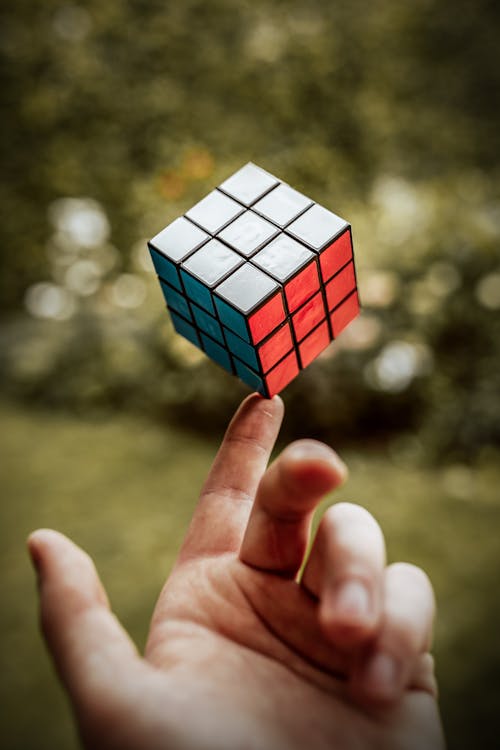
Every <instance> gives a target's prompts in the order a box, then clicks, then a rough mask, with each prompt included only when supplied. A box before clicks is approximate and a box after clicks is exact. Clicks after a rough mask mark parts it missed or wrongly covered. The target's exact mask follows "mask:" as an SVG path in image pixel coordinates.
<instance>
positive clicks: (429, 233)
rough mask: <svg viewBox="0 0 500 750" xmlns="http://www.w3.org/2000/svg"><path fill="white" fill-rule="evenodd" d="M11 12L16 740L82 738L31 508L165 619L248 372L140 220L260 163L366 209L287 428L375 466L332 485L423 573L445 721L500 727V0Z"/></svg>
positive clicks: (476, 731)
mask: <svg viewBox="0 0 500 750" xmlns="http://www.w3.org/2000/svg"><path fill="white" fill-rule="evenodd" d="M9 6H10V7H9ZM0 13H1V16H2V18H1V19H0V50H1V55H2V61H3V62H2V69H1V80H0V83H1V89H0V90H1V92H2V98H3V100H2V113H1V114H2V125H3V129H2V130H3V135H2V138H1V139H0V149H1V174H2V180H1V186H0V204H1V208H2V217H1V222H0V236H1V252H0V264H1V265H0V305H1V309H2V322H1V327H0V383H1V387H2V392H3V396H2V398H1V400H0V441H1V443H0V457H1V458H0V465H1V472H2V504H1V516H0V535H1V537H0V538H1V547H0V569H1V575H2V584H1V585H2V589H1V590H2V604H1V608H0V609H1V614H0V618H1V631H0V650H1V660H2V664H1V675H2V679H1V691H2V695H1V696H0V705H1V710H2V720H1V728H0V736H1V737H2V747H5V748H6V749H7V748H8V749H9V750H30V749H31V748H33V749H38V748H40V749H43V748H47V749H48V748H50V750H58V749H59V748H63V749H64V750H65V749H66V748H75V747H76V740H75V737H74V732H73V729H72V724H71V720H70V716H69V711H68V707H67V704H66V701H65V698H64V697H63V694H62V691H61V689H60V688H59V686H58V684H57V683H56V681H55V678H54V675H53V673H52V669H51V666H50V664H49V661H48V659H47V657H46V655H45V652H44V649H43V647H42V643H41V639H40V637H39V635H38V630H37V619H36V606H35V583H34V578H33V575H32V572H31V570H30V567H29V563H28V560H27V556H26V553H25V549H24V539H25V537H26V535H27V534H28V532H29V531H30V530H31V529H33V528H36V527H37V526H40V525H45V526H51V527H55V528H58V529H60V530H62V531H64V532H66V533H68V534H69V535H71V536H72V537H73V538H74V539H75V540H76V541H77V542H78V543H80V544H81V545H83V546H84V547H85V548H86V549H87V550H88V551H89V552H90V553H91V554H92V555H93V556H94V557H95V559H96V562H97V565H98V567H99V569H100V571H101V573H102V576H103V579H104V582H105V584H106V586H107V587H108V590H109V591H110V594H111V599H112V603H113V605H114V607H115V610H116V612H117V613H118V616H119V617H120V618H121V619H122V621H123V622H124V623H125V625H126V626H127V627H128V628H129V630H130V631H131V633H132V634H133V636H134V637H135V639H136V641H137V643H138V644H139V646H142V645H143V643H144V639H145V634H146V632H147V626H148V618H149V615H150V613H151V609H152V607H153V603H154V600H155V597H156V595H157V592H158V590H159V588H160V586H161V583H162V580H163V578H164V576H165V574H166V573H167V571H168V569H169V566H170V565H171V563H172V560H173V558H174V555H175V552H176V550H177V548H178V546H179V543H180V539H181V537H182V534H183V532H184V529H185V527H186V524H187V522H188V519H189V517H190V514H191V511H192V508H193V504H194V502H195V500H196V495H197V491H198V489H199V487H200V485H201V483H202V481H203V478H204V476H205V474H206V471H207V469H208V467H209V465H210V462H211V460H212V457H213V455H214V452H215V450H216V446H217V443H218V441H219V440H220V438H221V435H222V433H223V429H224V426H225V424H226V423H227V421H228V419H229V417H230V415H231V414H232V412H233V411H234V409H235V407H236V405H237V404H238V402H239V400H240V399H241V398H242V396H243V395H244V394H245V393H246V392H247V391H246V389H245V388H244V387H243V386H242V385H241V384H239V383H238V382H237V381H236V380H235V379H232V378H230V376H228V375H226V374H225V373H224V372H223V371H222V370H220V369H218V368H217V367H216V366H215V365H212V364H211V363H209V362H208V361H206V359H205V358H204V356H203V355H201V354H200V353H199V352H198V351H197V350H195V349H194V348H193V347H191V346H190V345H189V344H188V343H186V342H184V341H183V340H182V339H180V338H179V337H177V336H175V335H174V334H173V331H172V327H171V325H170V323H169V320H168V316H167V314H166V312H165V310H164V308H163V298H162V295H161V292H160V289H159V287H158V285H157V283H156V280H155V278H154V275H153V273H152V267H151V263H150V260H149V257H148V255H147V251H146V245H145V242H146V239H147V238H149V237H152V236H153V235H154V234H156V233H157V232H158V231H159V230H160V229H161V228H163V227H164V226H165V225H166V224H167V223H168V222H170V221H171V220H172V219H174V218H175V217H176V216H177V215H179V214H180V213H182V212H184V211H185V210H187V209H188V208H189V207H190V206H191V205H192V204H193V203H195V202H196V201H197V200H199V199H200V198H201V197H202V196H203V195H204V194H206V193H207V192H209V191H210V190H211V189H212V187H213V186H214V185H216V184H218V183H219V182H221V181H222V180H223V179H224V178H225V177H226V176H228V175H229V174H231V173H232V172H233V171H235V170H236V169H237V168H238V167H239V166H241V165H242V164H244V163H245V162H246V161H248V160H253V161H255V162H256V163H258V164H259V165H261V166H263V167H264V168H266V169H268V170H270V171H271V172H274V173H276V174H277V175H278V176H279V177H280V178H282V179H284V180H286V181H288V182H290V183H291V184H292V185H293V186H294V187H295V188H297V189H299V190H301V191H303V192H305V193H307V194H308V195H310V196H311V197H312V198H314V199H315V200H317V201H318V202H320V203H322V204H324V205H326V206H327V207H329V208H331V209H332V210H333V211H334V212H336V213H338V214H340V215H341V216H343V217H345V218H347V219H348V220H349V221H351V223H352V226H353V234H354V241H355V251H356V260H357V266H358V270H359V281H360V293H361V300H362V303H363V307H364V311H363V315H362V316H361V317H360V318H359V319H358V320H357V321H356V322H355V323H354V324H352V325H351V326H350V328H349V329H348V330H346V331H345V332H344V333H343V334H342V336H341V338H340V339H339V340H338V342H336V343H335V344H334V345H333V346H331V347H330V348H329V349H328V350H327V351H326V352H325V354H324V355H323V356H322V357H321V359H320V361H318V362H316V363H314V364H313V365H312V366H311V367H310V368H309V369H308V370H307V372H305V373H303V374H301V376H300V377H299V378H298V379H297V380H296V381H295V382H294V383H293V384H292V385H291V386H290V387H289V388H287V389H286V391H285V393H284V398H285V402H286V405H287V417H286V421H285V425H284V429H283V433H282V438H281V439H282V444H283V443H284V442H285V441H288V440H291V439H294V438H297V437H303V436H314V437H319V438H321V439H325V440H328V441H330V442H331V443H332V444H333V445H334V446H335V447H336V448H337V449H338V450H339V452H340V453H341V455H343V456H344V457H345V458H346V460H347V462H348V463H349V465H350V467H351V479H350V481H349V483H348V484H347V485H346V487H345V488H343V489H342V491H341V492H340V493H339V495H338V497H339V498H343V499H351V500H354V501H358V502H360V503H362V504H365V505H366V506H367V507H368V508H369V509H370V510H371V511H372V512H373V513H374V514H375V516H376V517H377V518H378V519H379V520H380V522H381V523H382V525H383V528H384V530H385V532H386V535H387V540H388V551H389V557H390V559H391V560H396V559H405V560H410V561H412V562H415V563H417V564H419V565H422V566H423V567H424V568H425V569H426V570H427V571H428V573H429V575H430V577H431V579H432V580H433V583H434V585H435V589H436V594H437V600H438V606H439V617H438V622H437V627H436V647H435V652H436V658H437V666H438V673H439V676H440V684H441V704H442V710H443V716H444V723H445V726H446V730H447V733H448V737H449V741H450V747H452V748H457V749H463V750H465V749H467V750H469V749H470V748H481V750H487V748H493V747H498V731H499V730H498V727H497V726H495V724H496V717H497V714H498V709H499V706H500V686H499V675H500V639H499V630H500V595H499V592H498V588H499V586H500V580H499V573H500V566H499V564H500V545H499V543H498V539H499V528H500V498H499V487H500V462H499V445H500V400H499V394H500V323H499V310H500V253H499V239H500V202H499V198H500V195H499V193H500V168H499V163H498V154H499V150H500V124H499V119H498V113H499V109H500V66H499V64H498V28H499V23H500V5H499V4H498V3H497V2H494V1H493V0H476V1H475V2H474V3H472V2H470V1H469V0H453V1H452V0H441V1H440V2H439V1H438V0H418V1H415V2H411V3H410V2H408V3H402V2H400V0H384V1H381V2H374V3H368V2H363V1H362V0H336V1H334V2H326V1H325V0H309V1H308V2H306V1H305V0H302V1H299V0H287V1H286V2H285V1H279V0H275V1H274V2H271V1H267V0H252V1H251V2H250V0H248V1H243V2H232V1H231V0H214V1H213V2H208V0H206V1H202V0H199V1H195V0H182V1H179V2H172V3H169V2H168V1H167V0H164V1H163V2H158V0H129V2H127V3H125V2H118V0H109V1H108V2H102V0H88V1H87V2H82V4H80V5H75V4H68V3H65V2H61V1H60V0H18V2H15V3H10V4H5V5H3V7H2V10H1V11H0ZM330 500H331V498H330Z"/></svg>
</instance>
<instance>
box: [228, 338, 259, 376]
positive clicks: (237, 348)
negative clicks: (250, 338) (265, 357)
mask: <svg viewBox="0 0 500 750" xmlns="http://www.w3.org/2000/svg"><path fill="white" fill-rule="evenodd" d="M224 336H225V339H226V343H227V348H228V349H229V351H230V352H231V354H234V356H235V357H238V359H241V360H242V361H243V362H245V363H246V364H247V365H248V366H249V367H251V368H253V370H254V371H255V372H258V370H259V360H258V358H257V354H256V353H255V347H253V346H252V345H251V344H249V343H248V342H246V341H243V339H240V337H239V336H237V335H236V334H235V333H232V331H229V330H227V329H226V330H225V333H224Z"/></svg>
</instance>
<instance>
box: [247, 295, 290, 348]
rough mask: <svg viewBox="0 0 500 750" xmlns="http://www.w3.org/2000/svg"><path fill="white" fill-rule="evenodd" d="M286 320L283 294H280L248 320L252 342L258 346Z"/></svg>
mask: <svg viewBox="0 0 500 750" xmlns="http://www.w3.org/2000/svg"><path fill="white" fill-rule="evenodd" d="M284 320H285V308H284V306H283V297H282V295H281V293H278V294H275V295H274V297H272V298H271V299H270V300H269V301H268V302H266V303H265V304H264V305H262V307H261V308H260V309H259V310H257V312H255V313H254V314H253V315H252V316H251V317H250V318H249V319H248V326H249V328H250V335H251V338H252V342H253V343H254V344H258V343H259V342H260V341H262V339H263V338H265V337H266V336H267V335H268V334H269V333H271V331H274V329H275V328H277V327H278V326H279V325H280V323H283V321H284Z"/></svg>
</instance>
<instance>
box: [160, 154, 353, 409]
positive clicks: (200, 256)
mask: <svg viewBox="0 0 500 750" xmlns="http://www.w3.org/2000/svg"><path fill="white" fill-rule="evenodd" d="M148 246H149V250H150V253H151V257H152V261H153V265H154V267H155V270H156V273H157V275H158V277H159V282H160V285H161V289H162V292H163V296H164V298H165V302H166V305H167V308H168V311H169V313H170V317H171V320H172V324H173V326H174V329H175V330H176V332H177V333H179V334H180V335H181V336H184V338H186V339H187V340H188V341H190V342H191V343H192V344H194V345H195V346H197V347H199V348H200V349H202V350H203V351H204V352H205V353H206V354H207V356H208V357H209V358H210V359H212V360H213V361H214V362H216V363H217V364H218V365H220V366H221V367H222V368H224V369H225V370H226V371H227V372H230V373H232V374H234V375H236V376H237V377H239V378H240V379H241V380H242V381H243V382H244V383H246V384H247V385H248V386H250V388H253V389H255V390H257V391H259V393H261V394H262V395H263V396H266V397H268V398H270V397H272V396H273V395H275V394H276V393H279V392H280V391H281V390H283V389H284V388H285V387H286V386H287V385H288V383H290V382H291V381H292V380H293V379H294V378H295V377H296V376H297V375H298V374H299V372H300V371H301V370H303V369H305V368H306V367H308V366H309V365H310V364H311V363H312V362H313V361H314V360H315V359H316V358H317V357H318V355H319V354H321V352H322V351H324V349H326V347H327V346H329V344H330V343H331V342H332V341H333V340H334V339H335V338H337V336H338V335H339V334H340V333H341V332H342V331H343V330H344V328H345V327H346V326H347V325H349V323H350V322H351V321H352V320H353V319H354V318H355V317H356V316H357V315H358V313H359V309H360V305H359V298H358V292H357V283H356V271H355V265H354V256H353V245H352V234H351V227H350V225H349V223H348V222H347V221H345V220H344V219H342V218H340V217H339V216H337V215H336V214H334V213H333V212H332V211H329V210H328V209H326V208H324V207H323V206H320V205H318V204H317V203H315V202H314V201H313V200H312V199H310V198H308V197H307V196H305V195H303V194H302V193H300V192H298V191H297V190H295V189H294V188H292V187H290V185H287V184H286V183H284V182H283V181H281V180H279V179H278V178H277V177H275V176H274V175H272V174H270V173H269V172H267V171H266V170H264V169H262V168H261V167H258V166H257V165H256V164H252V163H249V164H246V165H244V166H243V167H241V169H239V170H238V171H237V172H235V173H234V174H232V175H231V176H230V177H228V178H227V179H226V180H224V182H222V183H221V184H220V185H219V186H218V187H216V188H215V189H214V190H212V192H210V193H209V194H208V195H207V196H206V197H205V198H203V199H202V200H200V201H199V202H198V203H197V204H196V205H195V206H193V208H191V209H189V210H188V211H187V212H186V214H185V215H184V216H182V217H180V218H178V219H176V220H175V221H173V222H172V223H171V224H169V225H168V226H167V227H166V228H165V229H163V230H162V231H161V232H159V233H158V234H157V235H156V236H155V237H153V239H152V240H150V241H149V243H148Z"/></svg>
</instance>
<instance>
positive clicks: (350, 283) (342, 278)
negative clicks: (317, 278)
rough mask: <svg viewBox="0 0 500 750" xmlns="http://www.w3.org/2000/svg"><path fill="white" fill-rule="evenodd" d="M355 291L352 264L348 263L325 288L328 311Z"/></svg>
mask: <svg viewBox="0 0 500 750" xmlns="http://www.w3.org/2000/svg"><path fill="white" fill-rule="evenodd" d="M355 289H356V276H355V275H354V264H353V263H349V265H348V266H346V267H345V268H344V269H342V271H340V273H338V274H337V275H336V276H334V277H333V279H331V281H329V282H328V284H327V285H326V287H325V291H326V302H327V306H328V310H333V309H334V308H335V307H337V305H339V304H340V303H341V302H342V300H343V299H345V298H346V297H347V296H348V295H349V294H350V293H351V292H353V291H354V290H355Z"/></svg>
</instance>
